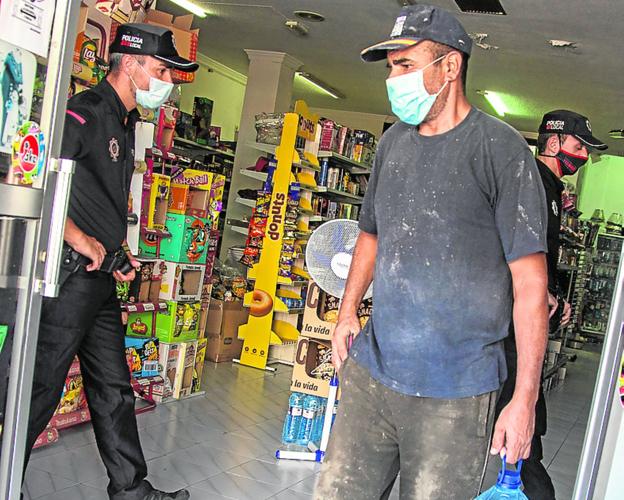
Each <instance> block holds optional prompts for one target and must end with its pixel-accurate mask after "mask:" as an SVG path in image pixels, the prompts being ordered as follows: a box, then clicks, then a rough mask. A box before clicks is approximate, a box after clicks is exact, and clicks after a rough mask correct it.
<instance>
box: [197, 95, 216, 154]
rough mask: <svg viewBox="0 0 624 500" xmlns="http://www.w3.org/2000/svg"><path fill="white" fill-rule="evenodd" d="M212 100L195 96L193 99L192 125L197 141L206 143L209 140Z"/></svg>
mask: <svg viewBox="0 0 624 500" xmlns="http://www.w3.org/2000/svg"><path fill="white" fill-rule="evenodd" d="M213 107H214V101H213V100H212V99H208V98H207V97H198V96H195V99H194V100H193V125H194V126H195V130H197V143H198V144H204V145H207V144H208V142H209V140H210V123H211V122H212V109H213Z"/></svg>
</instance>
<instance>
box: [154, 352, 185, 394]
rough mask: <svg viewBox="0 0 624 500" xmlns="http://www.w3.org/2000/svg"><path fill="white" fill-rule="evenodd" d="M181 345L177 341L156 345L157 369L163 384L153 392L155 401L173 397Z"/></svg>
mask: <svg viewBox="0 0 624 500" xmlns="http://www.w3.org/2000/svg"><path fill="white" fill-rule="evenodd" d="M181 345H182V344H181V343H179V342H178V343H173V344H172V343H166V342H161V343H160V345H159V346H158V369H159V374H160V376H161V377H162V378H163V385H162V388H159V390H157V391H156V392H155V393H154V400H155V401H156V402H157V403H161V402H162V401H164V400H166V399H168V398H171V397H173V387H174V385H175V380H176V372H177V370H178V359H179V357H180V346H181Z"/></svg>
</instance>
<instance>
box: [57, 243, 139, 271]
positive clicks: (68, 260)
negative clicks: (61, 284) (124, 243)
mask: <svg viewBox="0 0 624 500" xmlns="http://www.w3.org/2000/svg"><path fill="white" fill-rule="evenodd" d="M91 262H92V261H91V259H90V258H88V257H85V256H84V255H82V254H80V253H78V252H76V250H74V249H73V248H72V247H70V246H69V245H65V246H64V248H63V260H62V267H63V268H64V269H65V270H66V271H69V273H70V274H73V273H75V272H77V271H78V269H80V268H81V267H87V266H88V265H89V264H91ZM132 269H134V268H133V267H132V264H131V263H130V260H129V259H128V255H127V254H126V252H125V251H124V249H123V248H119V249H117V250H115V251H114V252H108V253H107V254H106V256H105V257H104V260H103V261H102V265H101V266H100V269H99V270H100V271H102V272H103V273H108V274H112V273H114V272H115V271H120V272H121V273H122V274H126V273H128V272H130V271H132Z"/></svg>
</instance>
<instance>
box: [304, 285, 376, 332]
mask: <svg viewBox="0 0 624 500" xmlns="http://www.w3.org/2000/svg"><path fill="white" fill-rule="evenodd" d="M339 309H340V299H338V298H337V297H334V296H332V295H328V294H326V293H325V292H323V291H322V290H321V289H320V288H319V286H318V285H317V284H316V283H315V282H314V281H310V283H309V284H308V293H307V294H306V304H305V309H304V311H303V323H302V326H301V335H305V336H306V337H309V338H312V339H320V340H327V341H331V338H332V335H333V333H334V329H335V328H336V322H337V321H338V311H339ZM372 310H373V306H372V299H367V300H364V301H362V303H361V304H360V306H359V307H358V312H357V314H358V318H359V320H360V326H361V327H362V328H364V326H365V325H366V323H367V322H368V321H369V319H370V316H371V314H372Z"/></svg>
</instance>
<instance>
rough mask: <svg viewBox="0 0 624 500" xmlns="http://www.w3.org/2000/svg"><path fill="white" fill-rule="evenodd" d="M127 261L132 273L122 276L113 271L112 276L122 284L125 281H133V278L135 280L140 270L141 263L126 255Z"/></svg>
mask: <svg viewBox="0 0 624 500" xmlns="http://www.w3.org/2000/svg"><path fill="white" fill-rule="evenodd" d="M128 260H129V261H130V264H132V267H134V269H133V270H132V271H129V272H128V273H126V274H123V273H121V272H119V271H115V272H114V273H113V276H114V277H115V279H116V280H117V281H120V282H122V283H124V282H126V281H134V278H136V272H137V270H138V269H140V268H141V263H140V262H139V261H138V260H136V259H135V258H134V257H132V256H130V255H128Z"/></svg>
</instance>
